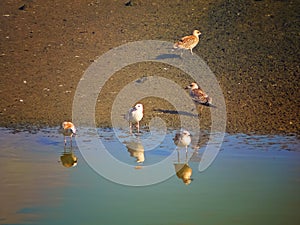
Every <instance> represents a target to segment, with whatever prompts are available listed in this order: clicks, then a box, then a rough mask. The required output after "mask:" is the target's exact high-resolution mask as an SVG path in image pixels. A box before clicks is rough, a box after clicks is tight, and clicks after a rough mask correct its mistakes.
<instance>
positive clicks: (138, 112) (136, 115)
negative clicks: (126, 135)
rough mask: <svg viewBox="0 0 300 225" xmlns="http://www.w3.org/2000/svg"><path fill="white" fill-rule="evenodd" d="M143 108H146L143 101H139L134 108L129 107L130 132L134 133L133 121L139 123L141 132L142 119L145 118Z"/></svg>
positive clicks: (127, 116)
mask: <svg viewBox="0 0 300 225" xmlns="http://www.w3.org/2000/svg"><path fill="white" fill-rule="evenodd" d="M143 110H144V108H143V105H142V104H141V103H138V104H136V105H135V106H134V107H133V108H130V109H129V111H128V113H127V115H126V119H127V120H128V122H129V129H130V133H132V124H133V123H136V124H137V125H136V127H137V129H138V133H139V132H140V121H141V120H142V119H143V116H144V112H143Z"/></svg>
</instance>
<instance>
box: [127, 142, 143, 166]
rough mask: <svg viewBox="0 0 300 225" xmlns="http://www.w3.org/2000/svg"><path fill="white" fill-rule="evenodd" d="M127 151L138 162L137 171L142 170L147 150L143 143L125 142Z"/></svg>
mask: <svg viewBox="0 0 300 225" xmlns="http://www.w3.org/2000/svg"><path fill="white" fill-rule="evenodd" d="M125 145H126V148H127V151H128V152H129V153H130V156H131V157H133V158H135V159H136V162H137V163H138V164H139V165H138V166H136V167H135V168H136V169H141V168H142V167H141V165H140V164H141V163H143V162H144V161H145V149H144V146H143V145H142V143H141V142H140V141H139V140H131V141H129V142H125Z"/></svg>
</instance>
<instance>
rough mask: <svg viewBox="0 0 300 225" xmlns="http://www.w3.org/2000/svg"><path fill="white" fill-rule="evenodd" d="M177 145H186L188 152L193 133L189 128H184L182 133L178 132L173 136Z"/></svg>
mask: <svg viewBox="0 0 300 225" xmlns="http://www.w3.org/2000/svg"><path fill="white" fill-rule="evenodd" d="M173 141H174V143H175V145H177V146H178V147H185V151H186V152H187V149H188V146H189V145H190V144H191V141H192V140H191V134H190V132H188V131H187V130H182V131H180V133H176V134H175V137H174V138H173Z"/></svg>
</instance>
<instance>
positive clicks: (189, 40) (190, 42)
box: [173, 30, 201, 55]
mask: <svg viewBox="0 0 300 225" xmlns="http://www.w3.org/2000/svg"><path fill="white" fill-rule="evenodd" d="M200 35H201V32H200V31H199V30H194V32H193V34H192V35H189V36H185V37H183V38H181V40H180V41H177V42H176V43H175V44H174V45H173V48H180V49H187V50H190V51H191V53H192V55H193V48H195V47H196V45H197V44H198V43H199V36H200Z"/></svg>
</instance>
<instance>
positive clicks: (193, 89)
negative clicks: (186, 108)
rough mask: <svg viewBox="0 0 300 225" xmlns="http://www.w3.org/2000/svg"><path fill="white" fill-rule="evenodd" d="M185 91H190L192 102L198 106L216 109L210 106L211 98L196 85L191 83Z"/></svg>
mask: <svg viewBox="0 0 300 225" xmlns="http://www.w3.org/2000/svg"><path fill="white" fill-rule="evenodd" d="M185 89H189V90H190V96H191V98H192V100H193V101H194V102H195V103H196V104H199V105H205V106H210V107H214V108H216V106H214V105H213V104H212V98H211V97H209V96H208V95H207V94H206V93H205V92H204V91H203V90H202V89H201V88H200V87H199V86H198V84H196V83H194V82H193V83H191V84H190V85H189V86H187V87H186V88H185Z"/></svg>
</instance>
